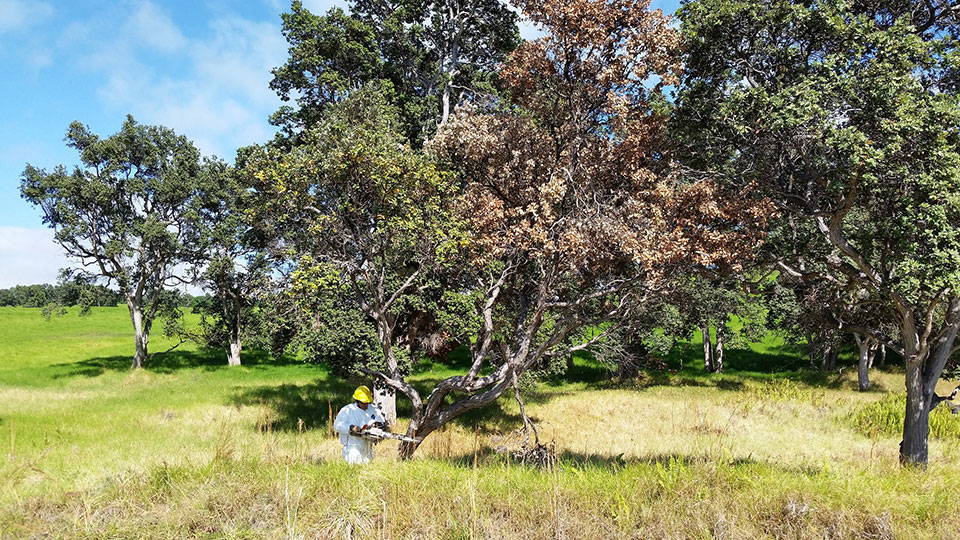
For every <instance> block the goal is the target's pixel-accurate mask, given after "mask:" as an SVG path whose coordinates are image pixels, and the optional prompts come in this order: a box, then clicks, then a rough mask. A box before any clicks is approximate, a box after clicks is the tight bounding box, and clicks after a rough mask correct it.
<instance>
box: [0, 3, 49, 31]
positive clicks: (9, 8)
mask: <svg viewBox="0 0 960 540" xmlns="http://www.w3.org/2000/svg"><path fill="white" fill-rule="evenodd" d="M50 15H53V7H51V6H50V4H48V3H46V2H25V1H24V0H0V34H2V33H4V32H11V31H16V30H23V29H24V28H27V27H29V26H33V25H35V24H37V23H39V22H40V21H42V20H44V19H46V18H47V17H49V16H50Z"/></svg>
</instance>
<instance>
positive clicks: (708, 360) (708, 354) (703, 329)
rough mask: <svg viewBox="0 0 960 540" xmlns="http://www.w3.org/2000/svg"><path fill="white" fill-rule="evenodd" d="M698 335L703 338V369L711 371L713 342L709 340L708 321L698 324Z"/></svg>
mask: <svg viewBox="0 0 960 540" xmlns="http://www.w3.org/2000/svg"><path fill="white" fill-rule="evenodd" d="M700 335H701V336H702V338H703V370H704V371H706V372H707V373H713V366H714V363H713V343H711V342H710V322H709V321H705V322H703V323H702V324H701V325H700Z"/></svg>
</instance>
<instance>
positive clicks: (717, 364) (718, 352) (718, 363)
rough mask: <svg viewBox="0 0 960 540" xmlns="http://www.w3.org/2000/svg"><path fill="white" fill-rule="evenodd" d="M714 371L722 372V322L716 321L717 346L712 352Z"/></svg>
mask: <svg viewBox="0 0 960 540" xmlns="http://www.w3.org/2000/svg"><path fill="white" fill-rule="evenodd" d="M713 371H714V373H722V372H723V323H717V346H716V348H715V349H714V353H713Z"/></svg>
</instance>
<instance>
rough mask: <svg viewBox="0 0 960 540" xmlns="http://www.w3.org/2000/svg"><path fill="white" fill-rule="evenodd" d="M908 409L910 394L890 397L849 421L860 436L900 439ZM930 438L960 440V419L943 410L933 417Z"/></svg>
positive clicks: (856, 412)
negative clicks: (885, 436) (894, 437)
mask: <svg viewBox="0 0 960 540" xmlns="http://www.w3.org/2000/svg"><path fill="white" fill-rule="evenodd" d="M906 408H907V394H905V393H898V394H888V395H887V396H886V397H884V398H883V399H881V400H879V401H875V402H873V403H868V404H866V405H863V406H861V407H859V408H857V409H855V410H854V411H853V412H851V413H850V414H849V415H848V416H847V418H846V420H847V421H849V422H850V423H852V425H853V428H854V429H855V430H857V431H858V432H860V433H862V434H864V435H866V436H868V437H872V436H875V435H888V436H897V435H901V434H902V433H903V417H904V414H905V413H906ZM930 437H933V438H937V439H960V416H958V415H954V414H951V412H950V409H948V408H947V407H944V406H940V407H937V408H936V409H934V410H933V412H931V413H930Z"/></svg>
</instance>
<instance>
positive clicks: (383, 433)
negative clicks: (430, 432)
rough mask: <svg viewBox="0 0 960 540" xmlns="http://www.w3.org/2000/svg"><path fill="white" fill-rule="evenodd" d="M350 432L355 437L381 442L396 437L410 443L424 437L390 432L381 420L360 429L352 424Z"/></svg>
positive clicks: (417, 441)
mask: <svg viewBox="0 0 960 540" xmlns="http://www.w3.org/2000/svg"><path fill="white" fill-rule="evenodd" d="M350 434H351V435H353V436H355V437H360V438H362V439H369V440H371V441H375V442H380V441H382V440H384V439H396V440H398V441H404V442H409V443H419V442H420V441H421V440H423V439H418V438H413V437H407V436H406V435H400V434H398V433H390V432H389V431H387V430H386V429H384V425H383V424H382V423H380V422H377V423H375V424H373V425H372V426H370V427H368V428H367V429H360V428H359V427H358V426H350Z"/></svg>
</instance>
